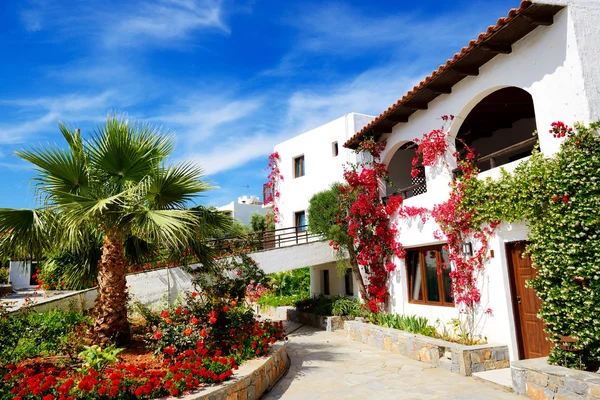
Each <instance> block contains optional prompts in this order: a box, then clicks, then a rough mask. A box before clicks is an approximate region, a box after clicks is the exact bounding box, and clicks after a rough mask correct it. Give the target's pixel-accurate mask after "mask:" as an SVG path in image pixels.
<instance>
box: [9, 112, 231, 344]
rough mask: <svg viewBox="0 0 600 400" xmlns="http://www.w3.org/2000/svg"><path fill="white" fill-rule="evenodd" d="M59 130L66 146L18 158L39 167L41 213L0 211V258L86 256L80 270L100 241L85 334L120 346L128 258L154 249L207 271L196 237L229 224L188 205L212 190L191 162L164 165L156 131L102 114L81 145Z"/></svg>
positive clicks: (165, 147) (164, 138)
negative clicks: (191, 257)
mask: <svg viewBox="0 0 600 400" xmlns="http://www.w3.org/2000/svg"><path fill="white" fill-rule="evenodd" d="M59 127H60V130H61V133H62V135H63V137H64V138H65V140H66V142H67V144H68V148H66V149H65V148H60V147H57V146H42V147H39V148H33V149H29V150H21V151H19V152H17V155H18V156H19V157H21V158H22V159H24V160H27V161H29V162H31V163H32V164H34V165H35V167H36V171H37V174H36V176H35V178H34V182H35V188H36V197H37V200H38V203H39V208H37V209H33V210H12V209H0V253H3V254H6V255H11V256H13V257H19V258H31V259H39V258H40V257H42V256H43V255H44V254H56V252H57V251H58V252H59V253H63V254H67V258H68V256H69V255H71V256H72V258H76V259H79V260H81V259H82V258H83V259H84V260H85V259H86V257H87V260H88V261H87V262H83V263H81V264H79V265H85V266H86V268H88V269H89V268H90V262H89V260H90V259H94V258H93V257H94V256H93V254H91V252H93V248H94V245H93V243H98V239H100V241H101V251H100V254H99V255H100V259H99V262H98V265H97V271H98V272H97V274H98V276H97V282H98V297H97V299H96V304H95V308H94V316H95V323H94V326H93V328H92V336H93V338H94V339H95V341H96V342H98V343H107V342H117V343H123V342H126V341H127V340H129V338H130V330H129V323H128V320H127V309H126V303H127V291H126V284H125V278H126V273H127V267H128V264H129V261H128V259H132V258H135V257H132V256H131V253H134V252H135V251H133V250H130V249H135V250H136V251H137V252H142V253H144V252H145V253H152V254H153V255H154V256H156V254H158V252H159V251H160V254H168V258H169V260H168V261H178V260H181V259H183V258H184V256H185V255H186V254H188V253H189V251H192V252H193V253H194V254H195V255H196V256H197V258H198V259H199V261H200V262H201V263H202V264H203V265H204V266H205V267H208V268H210V267H212V266H213V265H214V264H213V263H212V253H211V248H210V247H209V246H207V245H205V244H203V239H205V238H207V237H210V235H211V234H212V233H213V232H217V231H221V230H223V229H227V226H228V224H230V219H229V218H228V217H227V216H225V215H223V214H221V213H218V212H215V211H212V210H209V209H207V208H205V207H202V206H195V207H193V208H190V207H189V205H190V203H191V202H192V201H193V199H194V198H195V197H196V196H198V195H199V194H200V193H202V192H204V191H206V190H209V189H211V187H210V186H209V185H208V184H207V183H206V182H204V181H203V180H202V177H203V173H202V170H201V169H200V168H199V167H197V166H195V165H194V164H192V163H187V162H183V163H179V164H176V165H166V164H165V161H166V158H167V157H168V156H169V154H170V153H171V152H172V150H173V137H172V136H171V135H169V134H166V133H164V132H163V131H161V130H160V129H159V128H157V127H154V126H152V125H150V124H145V123H136V122H132V121H129V120H127V119H126V118H124V117H119V116H112V115H109V117H108V118H107V120H106V123H105V124H104V125H102V126H99V127H98V128H97V129H96V130H95V131H94V132H93V133H92V134H91V135H90V138H89V139H88V140H83V139H82V138H81V135H80V133H79V130H75V131H73V130H71V129H69V128H67V127H66V126H65V125H63V124H59ZM90 243H92V245H90ZM126 248H127V252H126V251H125V249H126ZM86 249H90V251H89V252H88V251H86ZM53 252H54V253H53ZM126 253H129V254H127V256H126ZM82 254H84V256H83V257H81V255H82ZM138 256H139V254H138ZM96 257H97V256H96ZM51 258H53V259H57V258H60V257H51ZM72 264H74V265H75V267H76V266H77V265H78V264H77V263H76V262H72Z"/></svg>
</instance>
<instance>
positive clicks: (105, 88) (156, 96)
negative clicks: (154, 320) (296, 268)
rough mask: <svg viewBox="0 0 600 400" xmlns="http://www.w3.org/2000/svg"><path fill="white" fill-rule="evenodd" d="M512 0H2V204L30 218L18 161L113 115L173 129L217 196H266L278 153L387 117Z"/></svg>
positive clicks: (211, 196)
mask: <svg viewBox="0 0 600 400" xmlns="http://www.w3.org/2000/svg"><path fill="white" fill-rule="evenodd" d="M516 6H518V0H511V1H505V0H470V1H462V0H458V1H439V0H437V1H434V0H420V1H402V0H400V1H398V0H396V1H375V0H372V1H369V2H365V1H344V2H341V1H327V0H325V1H304V0H303V1H292V0H288V1H261V0H254V1H245V2H244V1H228V0H222V1H218V0H141V1H136V0H127V1H118V0H102V1H99V0H98V1H96V0H84V1H79V0H70V1H61V0H22V1H18V2H17V1H0V26H1V27H2V28H0V29H1V32H2V34H1V35H0V52H1V53H0V57H1V63H0V65H1V69H0V72H1V73H0V176H1V178H2V179H1V180H0V182H1V183H0V185H1V186H0V207H33V206H35V201H34V193H33V189H32V187H31V183H30V178H31V177H32V176H33V171H32V170H31V169H30V167H29V166H28V165H27V164H25V163H23V162H22V161H20V160H19V159H18V158H17V157H15V156H14V154H13V153H14V151H15V150H17V149H20V148H23V147H29V146H35V145H38V144H40V143H41V144H45V143H55V142H57V143H59V144H61V145H62V142H61V141H60V140H61V138H60V134H59V133H58V129H57V127H56V125H57V122H58V121H63V122H67V123H69V124H70V125H71V126H75V127H80V128H81V129H82V131H83V132H84V133H85V132H87V131H89V130H91V129H92V128H93V127H94V126H95V125H96V124H99V123H101V122H102V120H103V119H104V118H105V117H106V115H107V113H108V112H110V111H115V110H118V111H121V112H126V113H127V114H128V115H129V117H130V118H135V119H143V120H150V121H153V122H155V123H157V124H160V125H162V126H163V127H164V128H168V129H169V130H171V131H173V132H175V134H176V138H177V147H176V150H175V152H174V154H173V156H172V158H173V161H177V160H180V159H193V160H195V161H196V162H198V163H199V164H200V165H201V166H202V167H203V168H204V169H205V171H206V174H207V179H209V180H210V181H212V182H213V184H215V185H216V186H218V187H219V188H218V189H215V190H213V191H211V192H208V193H207V195H206V197H204V198H202V199H200V200H199V201H200V202H201V203H204V204H214V205H222V204H226V203H228V202H230V201H232V200H234V199H236V198H237V197H238V196H239V195H243V194H248V189H247V188H246V187H245V186H246V185H249V186H250V189H249V191H250V193H252V194H255V195H260V193H261V188H262V184H263V183H264V181H265V177H266V171H265V169H264V168H265V166H266V164H267V161H266V158H267V156H268V154H269V153H270V152H271V151H272V148H273V145H274V144H276V143H279V142H281V141H283V140H285V139H288V138H290V137H293V136H295V135H297V134H300V133H302V132H304V131H307V130H309V129H312V128H314V127H316V126H319V125H321V124H323V123H325V122H327V121H329V120H332V119H335V118H338V117H340V116H342V115H344V114H346V113H348V112H353V111H355V112H362V113H367V114H373V115H378V114H379V113H381V112H382V111H383V110H384V109H385V108H387V107H388V106H389V105H391V104H392V103H393V102H395V101H396V100H397V99H398V98H400V97H402V96H403V95H404V93H405V92H406V91H407V90H408V89H409V88H411V87H412V86H414V85H415V84H416V83H417V82H418V81H419V80H420V79H422V78H423V77H424V76H426V75H427V74H429V73H430V72H431V71H432V70H433V69H435V68H437V67H438V66H439V65H440V64H442V63H444V62H445V60H446V59H447V58H449V57H451V56H452V55H453V54H454V53H455V52H457V51H458V50H460V48H461V47H462V46H464V45H466V44H467V43H468V41H469V40H470V39H473V38H475V37H476V35H477V34H478V33H479V32H481V31H483V30H485V29H486V27H487V26H488V25H490V24H494V23H495V21H496V20H497V18H499V17H502V16H505V15H506V13H507V11H508V9H509V8H511V7H516Z"/></svg>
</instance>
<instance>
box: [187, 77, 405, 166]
mask: <svg viewBox="0 0 600 400" xmlns="http://www.w3.org/2000/svg"><path fill="white" fill-rule="evenodd" d="M415 81H416V78H415V77H414V76H408V75H406V74H405V73H404V72H403V71H400V70H399V69H395V68H391V67H390V68H377V69H372V70H369V71H367V72H365V73H363V74H361V75H359V76H358V77H356V78H354V79H349V80H347V81H346V82H341V83H339V84H337V85H327V86H322V87H319V88H312V89H310V90H309V89H304V90H299V91H296V92H292V93H290V94H288V96H287V97H285V98H284V101H283V104H282V107H281V115H277V116H271V117H270V119H263V118H260V117H262V116H259V118H257V119H254V120H251V119H245V120H244V121H243V123H239V124H237V125H236V129H233V130H227V131H225V132H223V135H222V136H220V137H219V140H218V142H217V143H215V141H214V140H212V141H211V143H212V146H208V144H209V143H208V142H205V143H203V144H204V145H205V146H196V147H195V148H193V149H191V150H188V151H185V152H184V153H183V155H182V158H185V159H193V160H194V161H196V162H197V163H199V164H200V165H202V166H203V167H204V169H205V171H206V173H207V174H216V173H219V172H223V171H227V170H231V169H235V168H238V167H240V166H243V165H244V164H246V163H247V162H249V161H252V160H255V159H258V158H264V157H265V156H267V155H268V154H270V153H271V151H272V150H273V146H274V145H275V144H277V143H280V142H282V141H284V140H287V139H289V138H290V137H293V136H296V135H298V134H300V133H303V132H306V131H308V130H310V129H313V128H316V127H317V126H319V125H322V124H324V123H326V122H329V121H331V120H333V119H336V118H339V117H341V116H343V115H344V114H347V113H349V112H361V113H367V114H375V115H378V114H379V113H380V112H381V110H383V109H385V108H386V107H387V106H389V104H391V103H393V102H395V101H396V100H397V98H398V94H399V93H404V92H405V91H406V90H407V89H408V88H410V87H412V86H413V85H414V83H415ZM269 107H270V109H271V110H273V109H276V108H277V107H278V104H277V105H275V104H269ZM269 121H270V124H268V125H267V126H265V124H266V123H267V122H269ZM257 126H260V130H259V129H257V128H256V127H257ZM257 131H258V133H257ZM226 132H232V136H230V137H227V136H225V135H226Z"/></svg>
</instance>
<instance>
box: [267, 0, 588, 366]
mask: <svg viewBox="0 0 600 400" xmlns="http://www.w3.org/2000/svg"><path fill="white" fill-rule="evenodd" d="M598 21H600V1H595V0H541V1H539V2H537V1H536V2H530V1H523V2H522V3H521V5H520V7H519V8H517V9H512V10H510V11H509V13H508V15H507V16H506V17H505V18H501V19H499V20H498V21H497V22H496V24H495V25H493V26H490V27H489V28H488V29H487V31H486V32H484V33H482V34H480V35H479V36H478V37H477V38H476V39H475V40H472V41H471V42H470V43H468V45H467V46H466V47H464V48H463V49H462V50H461V51H460V52H459V53H457V54H456V55H455V56H454V58H452V59H450V60H448V61H447V62H445V63H444V64H442V65H441V66H440V67H439V68H438V69H437V70H436V71H434V72H432V74H431V75H429V76H427V77H426V78H425V79H423V80H422V81H421V82H420V83H419V84H418V85H416V86H415V87H414V88H413V89H412V90H410V91H409V92H408V93H406V94H405V95H404V96H403V97H402V98H401V99H400V100H398V102H396V103H395V104H393V105H392V106H391V107H389V108H388V109H387V110H386V111H384V112H383V113H382V114H381V115H379V116H378V117H377V118H375V119H373V120H372V121H371V117H368V116H365V115H361V114H348V115H346V116H344V117H343V118H340V119H338V120H335V121H332V122H330V123H329V124H326V125H323V126H321V127H319V128H316V129H314V130H312V131H310V132H307V133H304V134H302V135H299V136H297V137H295V138H292V139H290V140H288V141H286V142H283V143H280V144H278V145H277V146H275V150H276V151H278V152H279V154H280V156H281V163H280V167H281V170H282V174H283V175H284V178H285V180H284V181H283V182H282V183H281V185H280V192H281V197H280V199H279V202H278V203H279V204H278V206H279V210H280V216H281V222H280V224H279V226H278V227H280V228H283V227H294V226H299V225H304V223H305V216H306V209H307V206H308V201H309V199H310V197H311V196H312V195H313V194H314V193H316V192H318V191H321V190H323V189H326V188H327V187H328V186H329V185H330V184H331V183H333V182H336V181H341V179H342V171H343V168H342V166H343V165H344V164H345V163H346V162H347V161H355V157H356V156H355V155H353V154H352V153H351V152H350V150H351V149H355V148H356V147H357V146H358V145H359V143H360V142H361V140H362V138H363V137H365V136H366V135H367V134H368V135H373V136H375V137H376V138H379V139H381V140H386V141H387V147H386V149H385V151H384V153H383V161H384V163H385V164H386V165H387V166H388V169H389V171H390V177H391V179H392V180H393V182H394V186H395V188H394V189H389V190H388V193H384V194H382V195H390V194H393V193H394V192H396V193H398V194H401V195H403V196H404V197H405V198H406V200H405V204H406V205H409V206H419V207H428V208H431V207H432V206H433V205H434V204H438V203H440V202H442V201H444V199H445V198H446V197H447V195H448V191H449V188H448V183H449V182H450V180H451V176H450V175H451V174H450V173H440V171H434V170H432V169H431V168H429V167H427V168H425V169H424V173H423V176H421V177H419V179H413V178H412V177H411V174H410V171H411V160H412V158H413V156H414V149H413V148H412V147H411V141H412V140H413V139H414V138H415V137H420V136H421V135H422V134H424V133H427V132H430V131H432V130H434V129H439V128H440V127H441V125H442V121H441V119H440V117H441V116H442V115H454V116H455V119H454V120H453V121H452V123H451V125H450V126H449V134H450V136H451V137H458V138H460V139H462V140H463V141H465V142H466V143H467V144H469V145H471V146H473V147H474V148H475V151H476V152H477V153H478V155H479V159H478V160H479V167H480V169H481V171H482V172H481V173H480V177H481V178H485V177H492V178H493V177H497V176H499V174H500V171H501V169H502V168H503V169H505V170H507V171H509V172H510V171H512V170H514V168H515V167H516V165H517V164H518V163H519V162H521V161H522V160H523V159H526V158H527V157H528V156H529V155H530V154H531V151H532V149H533V147H534V145H535V143H536V142H537V141H538V140H539V145H540V149H541V151H542V152H543V153H544V154H547V155H551V154H553V153H555V152H556V151H557V150H558V149H559V145H560V141H559V140H558V139H554V138H553V137H552V135H550V134H548V133H547V132H548V129H550V124H551V123H552V122H554V121H563V122H565V123H567V124H569V125H571V126H572V125H573V123H574V122H576V121H582V122H585V123H588V122H590V121H594V120H598V119H600V90H598V88H599V87H600V62H599V60H600V46H599V45H598V43H600V24H599V23H598ZM536 129H539V131H540V132H541V133H540V134H539V137H537V136H532V135H533V132H534V131H535V130H536ZM346 138H349V139H348V140H346ZM342 144H343V145H344V147H342ZM450 151H454V150H453V149H452V150H450ZM448 158H449V159H450V158H451V157H450V154H449V155H448ZM398 223H399V231H400V234H399V238H398V240H399V241H400V242H401V243H402V244H403V245H404V246H405V248H406V249H407V251H408V252H409V253H408V257H407V258H406V260H396V264H397V268H396V270H395V271H394V272H393V273H391V276H390V279H389V282H388V285H389V293H390V298H389V308H390V309H389V310H388V311H391V312H396V313H402V314H418V315H422V316H426V317H427V318H428V319H429V320H430V322H431V323H435V322H436V321H437V320H438V319H439V320H441V321H444V322H448V321H449V320H450V319H452V318H456V317H458V309H457V308H455V307H454V304H453V300H452V298H451V296H450V295H449V294H450V293H449V283H450V278H449V276H448V273H442V274H439V275H438V274H437V266H436V265H437V264H436V262H435V260H436V259H438V258H441V257H443V254H442V251H441V247H442V246H443V244H444V243H445V242H444V241H443V240H439V239H435V238H434V235H433V233H434V231H436V230H437V225H436V224H435V222H433V221H431V220H429V221H427V222H426V223H425V224H422V223H416V222H414V221H413V222H412V223H409V222H407V221H406V220H401V221H398ZM527 235H528V228H527V224H526V222H523V223H519V224H507V223H503V224H502V225H501V226H500V227H499V228H498V229H497V234H496V235H495V236H494V237H493V238H492V239H491V241H490V246H489V249H490V257H491V258H490V261H489V262H488V264H487V265H486V267H485V276H484V277H483V279H480V283H481V285H482V286H483V287H482V288H481V289H482V290H481V292H482V301H481V304H482V306H483V307H485V308H488V307H489V308H491V309H492V310H493V314H494V315H493V317H491V318H489V319H488V320H487V322H486V325H485V326H484V328H483V331H482V334H483V335H484V336H486V337H487V338H488V341H489V342H490V343H498V344H504V345H508V347H509V353H510V359H511V360H518V359H524V358H536V357H542V356H545V355H547V354H548V351H549V345H548V342H547V341H546V340H545V336H544V332H543V325H542V322H541V321H540V320H539V319H537V318H536V312H537V310H538V308H539V305H540V304H539V300H538V299H537V297H536V296H535V293H534V292H533V290H532V289H529V288H526V287H525V281H526V280H527V279H529V278H531V277H532V275H533V274H534V273H535V270H534V269H533V268H532V266H531V261H530V260H529V259H527V258H522V257H521V254H522V252H523V248H524V242H525V241H526V240H527ZM475 245H476V244H475ZM307 257H308V255H307ZM324 271H329V272H327V273H324ZM336 276H337V275H336V271H335V265H334V263H329V264H326V265H321V266H318V267H312V268H311V293H312V294H319V293H323V294H331V295H334V294H338V293H340V294H346V293H345V292H346V291H345V290H344V285H343V282H342V283H340V284H338V282H337V281H336V283H335V284H332V282H333V277H336Z"/></svg>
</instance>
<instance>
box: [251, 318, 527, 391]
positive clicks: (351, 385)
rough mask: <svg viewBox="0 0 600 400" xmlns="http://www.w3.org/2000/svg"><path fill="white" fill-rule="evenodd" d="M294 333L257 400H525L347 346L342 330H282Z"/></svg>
mask: <svg viewBox="0 0 600 400" xmlns="http://www.w3.org/2000/svg"><path fill="white" fill-rule="evenodd" d="M295 328H299V329H298V330H296V331H295V332H293V333H291V334H289V335H288V336H289V339H290V340H289V343H288V345H287V346H288V354H289V357H290V359H291V366H290V370H289V372H288V373H287V375H286V376H285V377H284V378H283V379H282V380H281V381H279V383H278V384H277V385H276V386H275V387H274V388H273V389H272V390H271V391H270V392H269V393H267V394H265V396H264V397H263V400H274V399H286V400H313V399H315V400H316V399H319V400H321V399H323V400H324V399H328V400H329V399H369V400H376V399H386V400H392V399H457V400H459V399H465V400H480V399H481V400H486V399H512V400H519V399H521V400H524V399H526V398H525V397H521V396H517V395H515V394H514V393H511V392H509V391H508V390H507V389H505V388H502V387H501V386H497V385H495V384H493V383H488V382H482V381H479V380H477V379H475V378H471V377H464V376H460V375H456V374H453V373H450V372H449V371H446V370H443V369H440V368H435V367H433V366H431V365H428V364H425V363H421V362H419V361H414V360H411V359H409V358H406V357H403V356H401V355H396V354H390V353H386V352H383V351H379V350H377V349H375V348H373V347H370V346H367V345H365V344H362V343H357V342H353V341H348V340H347V339H346V337H345V336H344V333H343V331H339V332H334V333H331V332H325V331H320V330H316V329H313V328H310V327H306V326H302V327H300V326H299V325H294V324H293V323H290V324H289V325H288V329H287V331H288V332H290V331H292V330H293V329H295Z"/></svg>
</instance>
